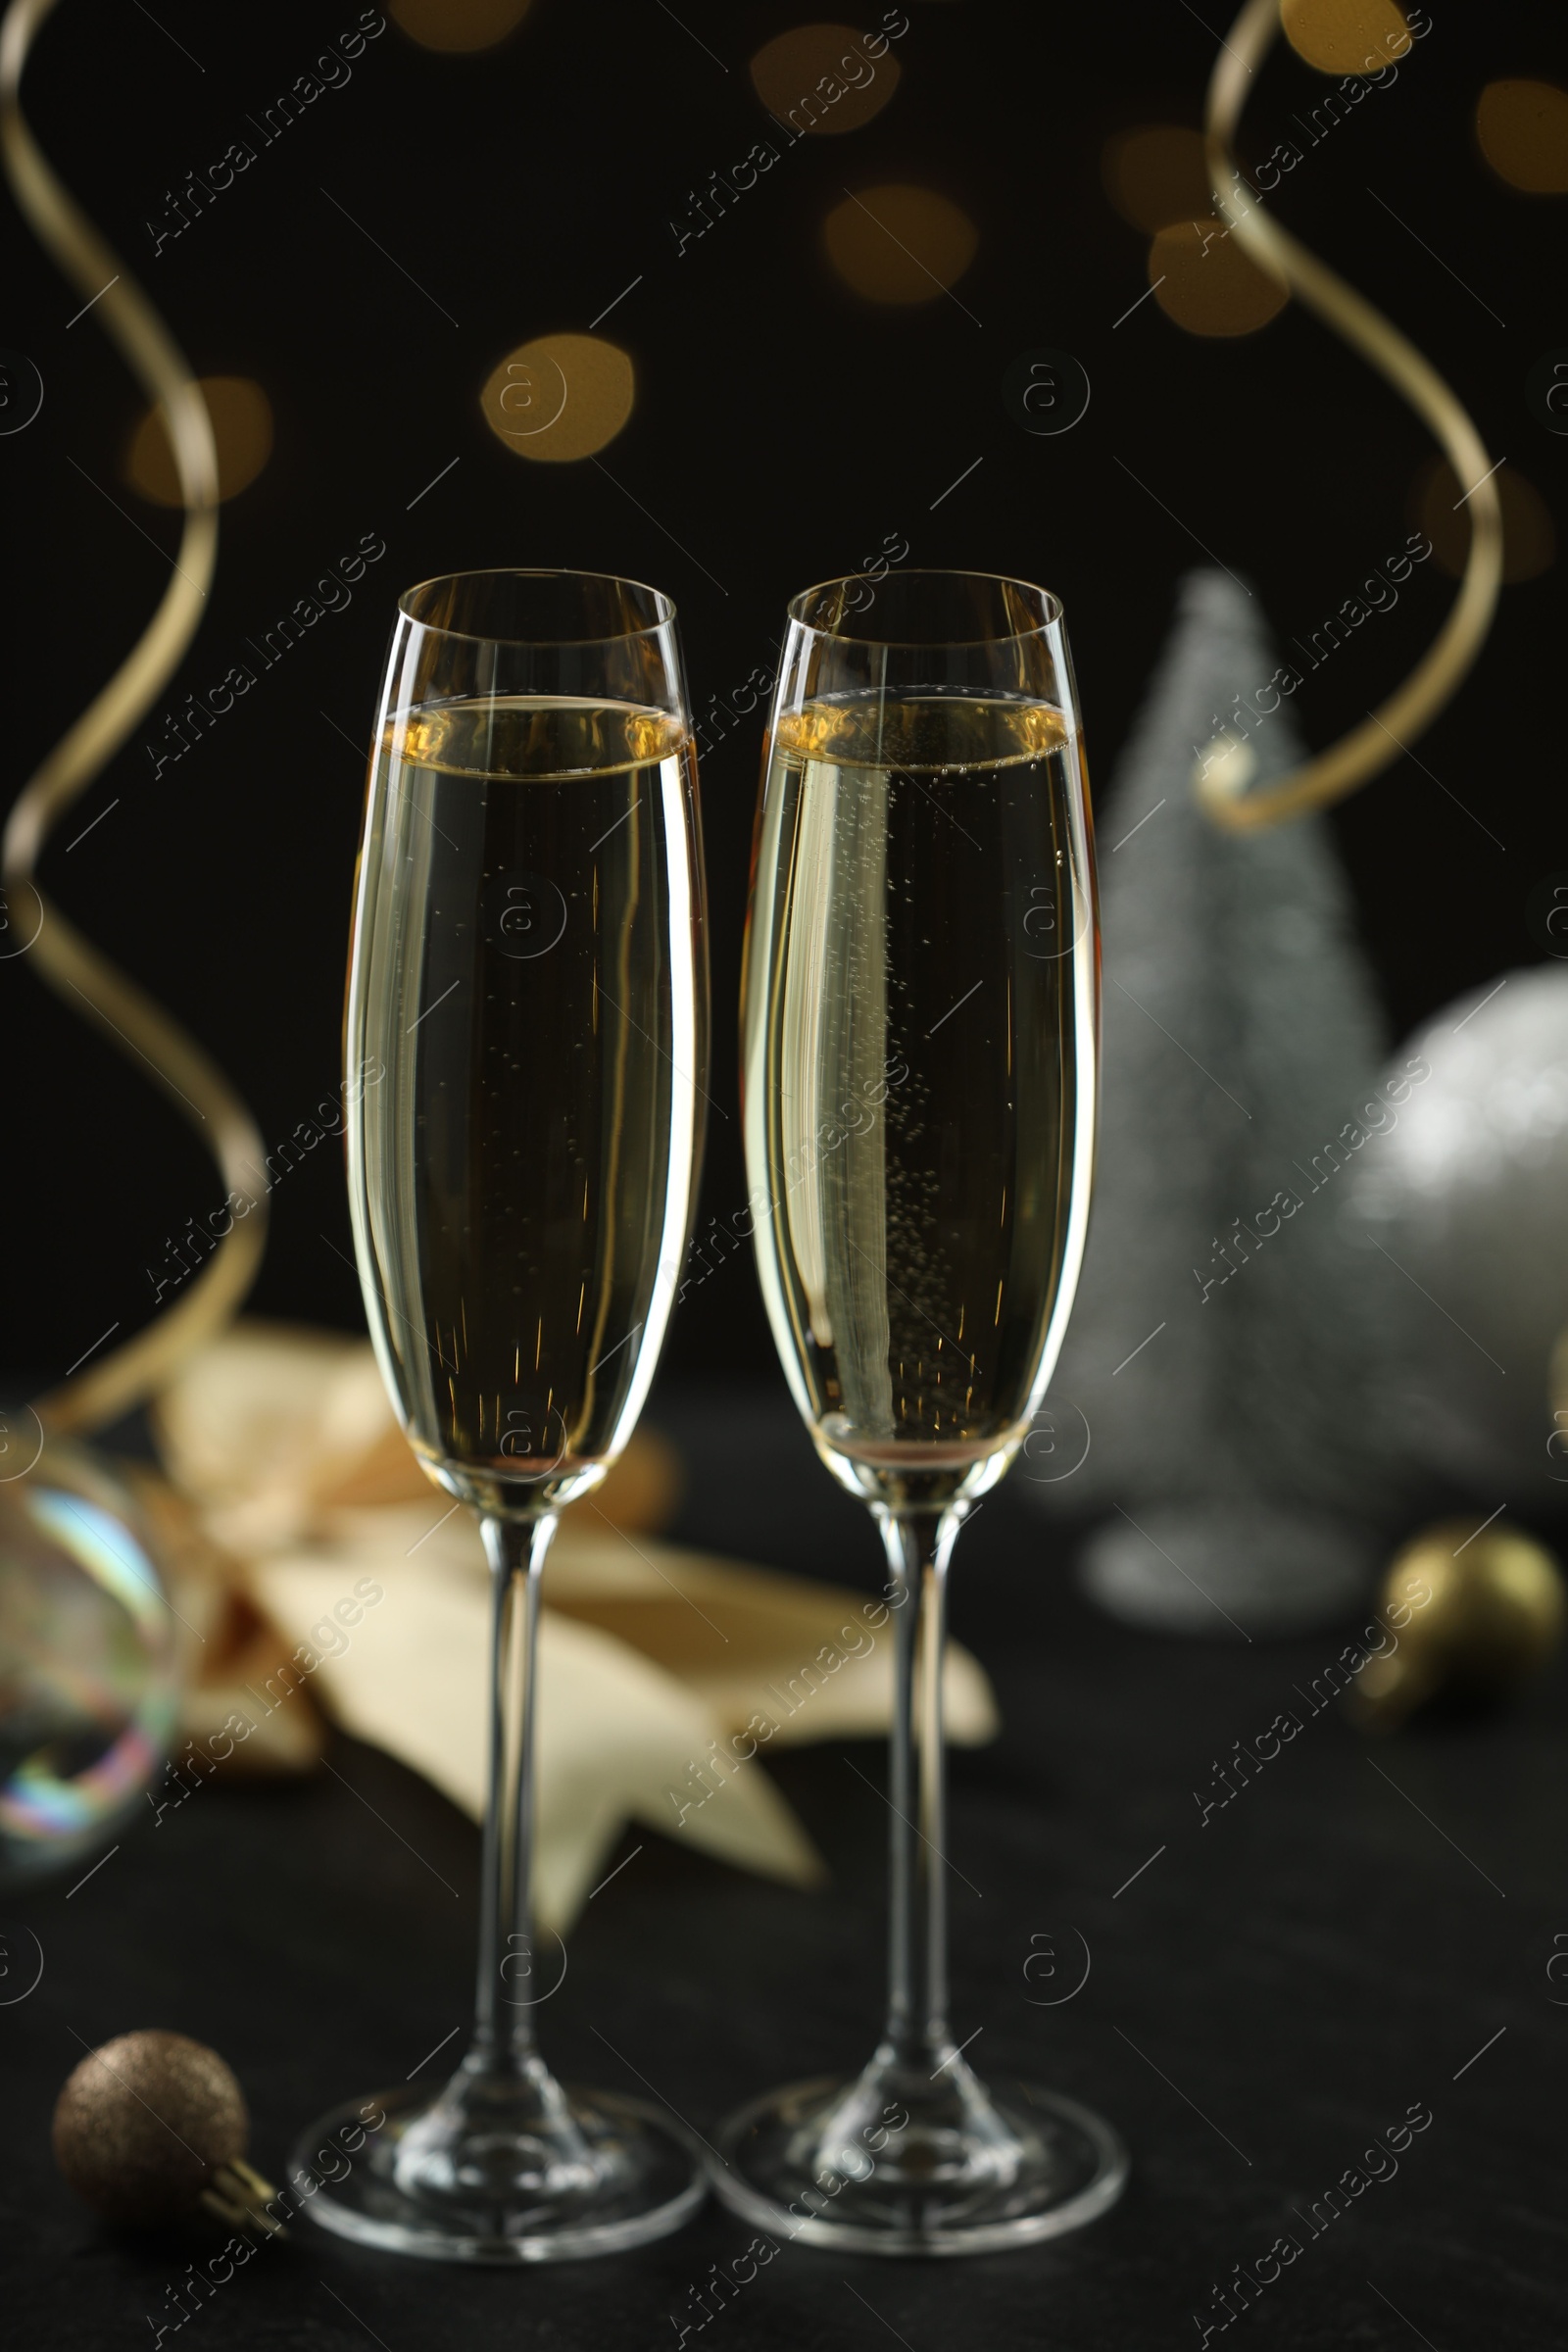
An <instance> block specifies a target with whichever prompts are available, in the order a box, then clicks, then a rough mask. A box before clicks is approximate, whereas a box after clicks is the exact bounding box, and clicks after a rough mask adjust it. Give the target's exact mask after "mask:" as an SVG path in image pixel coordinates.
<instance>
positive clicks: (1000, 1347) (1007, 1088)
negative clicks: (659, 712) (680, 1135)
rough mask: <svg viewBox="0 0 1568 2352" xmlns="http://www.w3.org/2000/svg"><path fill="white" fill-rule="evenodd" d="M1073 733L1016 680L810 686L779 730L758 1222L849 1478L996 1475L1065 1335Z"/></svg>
mask: <svg viewBox="0 0 1568 2352" xmlns="http://www.w3.org/2000/svg"><path fill="white" fill-rule="evenodd" d="M1078 758H1079V753H1078V745H1077V741H1076V738H1075V736H1074V734H1073V732H1072V730H1071V728H1070V726H1069V724H1068V722H1067V720H1066V719H1065V718H1064V716H1063V714H1062V712H1061V711H1058V710H1056V709H1054V708H1053V707H1052V706H1051V705H1049V704H1047V703H1044V702H1042V701H1039V700H1035V699H1030V698H1027V697H1011V696H1007V695H1000V694H999V695H971V694H958V693H953V694H941V693H912V694H908V695H903V696H900V695H891V694H865V695H859V694H850V695H846V696H843V697H835V698H830V699H827V700H823V701H819V702H812V703H808V704H807V705H806V706H805V708H803V709H802V710H800V711H793V712H792V711H785V712H783V713H782V714H781V715H780V717H779V720H778V722H777V727H776V731H775V735H774V738H773V741H772V743H771V745H770V747H769V760H770V765H769V768H768V772H767V780H766V785H765V790H764V796H763V802H762V808H761V811H760V818H759V839H758V851H757V859H756V874H757V880H756V885H755V889H754V898H753V907H752V915H751V928H750V933H749V938H748V946H747V988H746V1037H745V1113H746V1145H747V1157H748V1166H749V1169H750V1174H751V1182H752V1186H753V1206H754V1216H755V1230H756V1233H757V1236H758V1248H759V1255H760V1266H761V1275H762V1288H763V1293H764V1297H765V1299H766V1302H767V1307H768V1312H769V1316H770V1319H771V1321H772V1324H773V1330H774V1336H775V1339H776V1340H777V1343H778V1347H779V1351H780V1354H781V1356H782V1357H783V1360H784V1363H785V1367H786V1370H787V1371H788V1372H789V1374H790V1376H791V1379H792V1382H793V1384H794V1386H795V1388H796V1395H797V1401H798V1402H799V1403H800V1405H801V1408H802V1411H803V1412H804V1413H805V1414H806V1415H807V1417H808V1419H809V1423H810V1425H811V1427H812V1430H813V1433H814V1435H815V1437H816V1440H817V1444H818V1446H819V1448H820V1449H821V1450H822V1452H823V1453H824V1456H825V1457H826V1459H827V1460H828V1462H829V1465H830V1466H831V1467H832V1468H834V1469H835V1471H836V1472H837V1473H838V1475H839V1476H840V1477H841V1478H842V1479H843V1480H844V1481H845V1483H846V1484H847V1485H850V1486H852V1487H853V1488H854V1489H855V1490H856V1491H857V1492H860V1493H866V1494H870V1495H878V1494H881V1495H886V1496H889V1497H892V1498H898V1497H900V1496H905V1497H907V1496H910V1495H919V1496H920V1497H921V1498H923V1499H926V1500H931V1501H938V1500H942V1499H945V1498H948V1497H951V1496H953V1495H957V1494H960V1493H966V1494H974V1493H978V1492H980V1491H981V1489H982V1487H983V1486H986V1485H989V1484H990V1483H991V1482H992V1479H993V1478H994V1477H996V1476H1000V1474H1001V1471H1002V1469H1003V1468H1005V1464H1006V1462H1007V1460H1008V1459H1009V1458H1010V1456H1011V1452H1012V1450H1013V1448H1014V1447H1015V1446H1016V1445H1017V1444H1018V1443H1019V1441H1020V1440H1021V1438H1022V1437H1023V1435H1024V1432H1025V1428H1026V1426H1027V1422H1028V1417H1029V1415H1030V1413H1031V1412H1032V1410H1033V1409H1034V1407H1035V1405H1036V1404H1037V1403H1038V1402H1039V1400H1040V1397H1041V1396H1042V1394H1043V1392H1044V1387H1045V1383H1046V1381H1047V1379H1048V1378H1049V1375H1050V1370H1051V1366H1052V1364H1053V1362H1054V1356H1055V1352H1056V1348H1057V1347H1058V1346H1059V1343H1060V1332H1061V1324H1062V1322H1063V1320H1064V1317H1065V1312H1066V1308H1067V1306H1068V1305H1069V1304H1070V1301H1071V1297H1072V1290H1073V1285H1074V1282H1075V1280H1076V1273H1077V1262H1078V1258H1079V1256H1080V1255H1081V1252H1082V1248H1083V1240H1084V1225H1085V1218H1086V1215H1087V1207H1088V1193H1089V1182H1090V1167H1091V1157H1092V1153H1091V1149H1090V1146H1091V1141H1092V1136H1093V1126H1094V1111H1095V1103H1094V1074H1095V1069H1096V1054H1095V1050H1094V1040H1095V1030H1096V1022H1097V1017H1098V1005H1097V990H1096V954H1097V934H1096V924H1095V910H1094V904H1093V886H1092V882H1091V880H1090V876H1089V858H1088V849H1087V841H1086V839H1085V838H1084V834H1083V829H1082V824H1081V821H1078V820H1077V817H1076V811H1077V810H1078V809H1080V808H1081V805H1082V796H1081V790H1080V787H1079V768H1078ZM1075 827H1076V829H1075ZM761 1196H765V1201H766V1206H765V1208H764V1207H763V1206H762V1205H761V1198H760V1197H761Z"/></svg>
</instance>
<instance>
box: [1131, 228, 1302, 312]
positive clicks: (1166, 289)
mask: <svg viewBox="0 0 1568 2352" xmlns="http://www.w3.org/2000/svg"><path fill="white" fill-rule="evenodd" d="M1161 280H1163V283H1161ZM1149 282H1150V284H1151V285H1152V287H1153V289H1154V300H1155V301H1156V302H1157V303H1158V305H1159V307H1160V309H1161V310H1162V311H1163V312H1164V313H1165V315H1166V317H1167V318H1168V319H1175V321H1176V324H1177V325H1178V326H1185V327H1186V329H1187V331H1188V333H1189V334H1190V335H1250V334H1253V333H1255V331H1256V330H1257V328H1258V327H1260V326H1267V324H1268V322H1269V320H1270V319H1273V318H1275V317H1276V316H1277V315H1278V313H1279V312H1281V311H1282V310H1283V309H1284V308H1285V305H1286V303H1287V302H1288V301H1289V300H1290V296H1289V295H1288V294H1287V292H1286V290H1285V288H1284V287H1283V286H1282V285H1281V284H1280V282H1279V280H1278V278H1274V277H1270V276H1269V275H1268V274H1267V272H1266V271H1264V270H1260V269H1259V268H1258V266H1257V264H1256V263H1255V262H1253V261H1250V259H1249V258H1248V256H1247V255H1246V254H1245V253H1244V252H1243V251H1242V248H1241V246H1240V245H1239V244H1238V243H1237V241H1236V239H1235V237H1234V236H1227V235H1226V233H1225V224H1224V222H1223V221H1218V220H1216V219H1214V218H1213V217H1212V216H1210V218H1209V219H1208V220H1206V221H1172V222H1171V223H1170V225H1169V226H1168V227H1166V228H1162V229H1161V230H1160V232H1159V234H1158V236H1157V237H1156V238H1155V239H1154V241H1153V243H1152V245H1151V247H1150V249H1149Z"/></svg>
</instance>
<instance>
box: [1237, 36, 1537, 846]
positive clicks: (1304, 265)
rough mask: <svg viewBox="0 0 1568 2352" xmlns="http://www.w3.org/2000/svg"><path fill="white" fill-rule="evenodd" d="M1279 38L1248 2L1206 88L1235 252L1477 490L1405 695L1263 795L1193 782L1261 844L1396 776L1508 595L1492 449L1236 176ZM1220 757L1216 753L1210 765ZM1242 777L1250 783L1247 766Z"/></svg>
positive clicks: (1382, 324) (1430, 371)
mask: <svg viewBox="0 0 1568 2352" xmlns="http://www.w3.org/2000/svg"><path fill="white" fill-rule="evenodd" d="M1279 30H1280V9H1279V0H1249V4H1248V6H1247V7H1245V8H1244V9H1243V10H1242V13H1241V15H1240V16H1239V17H1238V18H1237V20H1236V22H1235V24H1234V25H1232V26H1231V30H1230V34H1229V37H1228V38H1227V39H1226V40H1225V41H1224V42H1223V43H1222V44H1221V48H1220V54H1219V57H1218V59H1217V60H1216V62H1215V66H1214V72H1213V74H1212V76H1211V77H1210V80H1209V85H1208V106H1207V114H1206V118H1205V122H1204V130H1203V139H1204V151H1205V154H1206V156H1207V161H1208V176H1209V184H1210V186H1211V187H1212V189H1213V191H1214V201H1215V203H1216V204H1217V205H1218V206H1219V209H1220V211H1221V212H1222V213H1223V214H1224V216H1225V219H1226V220H1227V221H1229V223H1230V226H1231V229H1232V231H1233V232H1234V234H1235V237H1236V241H1237V243H1238V244H1239V245H1241V246H1242V247H1243V248H1244V250H1245V251H1246V252H1247V253H1248V254H1250V256H1251V258H1252V260H1253V261H1254V262H1256V263H1257V265H1258V267H1259V268H1260V269H1262V270H1267V272H1268V273H1269V275H1270V276H1272V277H1275V278H1278V279H1280V280H1282V281H1283V283H1284V284H1285V285H1286V286H1287V287H1289V289H1290V291H1291V292H1292V293H1293V294H1294V295H1297V296H1299V299H1300V300H1301V301H1302V302H1303V303H1305V305H1306V307H1307V309H1308V310H1311V311H1315V312H1316V313H1317V316H1318V317H1319V318H1320V319H1322V320H1323V322H1324V324H1325V325H1326V326H1328V327H1330V328H1331V329H1332V330H1333V331H1334V333H1336V334H1337V335H1339V336H1341V337H1342V339H1343V340H1344V341H1345V342H1347V343H1348V344H1350V345H1351V346H1352V348H1353V349H1354V350H1356V351H1358V352H1359V353H1360V354H1361V357H1362V358H1363V359H1364V360H1366V361H1367V362H1368V363H1369V364H1370V365H1371V366H1372V367H1373V368H1376V369H1377V371H1378V373H1379V374H1380V375H1381V376H1383V377H1385V378H1386V380H1387V381H1388V382H1389V383H1391V384H1392V385H1393V386H1394V388H1395V390H1396V391H1397V393H1399V395H1400V396H1401V398H1402V399H1404V400H1405V401H1407V402H1408V404H1409V406H1410V407H1411V408H1412V409H1414V410H1415V412H1416V414H1417V416H1419V417H1421V418H1422V419H1423V421H1424V422H1425V423H1426V424H1427V425H1428V426H1429V427H1430V428H1431V431H1432V433H1433V434H1434V436H1435V437H1436V439H1437V440H1438V441H1439V442H1440V443H1441V444H1442V446H1443V448H1444V450H1445V451H1446V454H1447V458H1448V462H1449V464H1450V465H1451V466H1452V467H1453V470H1454V475H1455V478H1456V479H1457V480H1458V481H1460V482H1469V483H1470V484H1471V485H1472V487H1471V489H1470V491H1469V493H1468V498H1469V505H1470V552H1469V555H1468V557H1467V559H1466V562H1465V567H1464V573H1463V576H1462V578H1461V580H1460V583H1459V593H1458V595H1457V596H1456V597H1455V599H1454V601H1453V604H1452V606H1451V607H1450V609H1449V612H1448V617H1447V619H1446V621H1445V622H1444V624H1443V627H1442V629H1441V630H1440V631H1439V633H1438V635H1437V637H1436V638H1435V639H1434V641H1433V643H1432V644H1431V645H1430V646H1429V647H1428V649H1427V651H1426V653H1425V654H1424V655H1423V656H1422V658H1421V660H1420V661H1419V662H1417V663H1416V666H1415V668H1414V669H1413V670H1411V672H1410V674H1409V676H1408V677H1407V678H1406V679H1405V680H1404V682H1403V684H1402V685H1400V686H1399V687H1398V688H1397V689H1396V691H1395V692H1394V693H1393V694H1392V695H1390V697H1389V699H1388V701H1387V702H1386V703H1384V704H1383V705H1382V707H1381V709H1379V710H1378V711H1372V712H1369V713H1368V715H1367V717H1366V719H1365V720H1364V721H1363V722H1362V723H1361V724H1360V725H1359V726H1356V727H1352V728H1351V729H1350V732H1349V733H1348V735H1344V736H1342V737H1341V739H1340V741H1339V742H1338V743H1336V744H1332V745H1331V746H1330V747H1329V749H1328V750H1327V751H1326V752H1319V753H1318V754H1316V756H1315V757H1313V758H1311V759H1308V760H1305V761H1304V762H1303V763H1302V764H1301V765H1300V766H1299V767H1298V768H1296V769H1295V770H1294V772H1292V773H1291V774H1289V775H1287V776H1285V777H1284V778H1282V779H1281V781H1280V782H1279V783H1277V784H1273V785H1270V786H1269V787H1268V788H1267V789H1266V790H1264V791H1261V792H1256V793H1249V792H1247V791H1246V790H1245V786H1246V782H1247V773H1238V763H1237V762H1236V761H1235V760H1228V761H1227V760H1221V761H1218V762H1216V763H1215V764H1216V765H1217V767H1218V773H1205V772H1203V768H1202V767H1201V768H1200V769H1199V770H1198V771H1196V772H1195V776H1194V784H1195V788H1196V790H1197V793H1198V797H1199V800H1200V802H1201V805H1202V807H1203V808H1204V809H1205V810H1206V812H1207V813H1208V815H1209V816H1210V817H1212V818H1213V820H1214V822H1215V823H1216V824H1218V825H1221V826H1223V827H1224V828H1225V829H1226V830H1227V831H1229V832H1233V833H1250V832H1255V831H1257V830H1259V829H1260V828H1262V827H1263V826H1265V825H1276V824H1280V823H1282V822H1283V821H1284V820H1285V819H1286V818H1289V817H1293V816H1299V815H1301V814H1302V813H1303V812H1304V811H1305V810H1306V809H1326V808H1328V807H1329V806H1330V805H1331V804H1332V803H1333V802H1335V801H1341V800H1344V799H1345V797H1346V796H1347V794H1348V793H1352V792H1355V791H1358V790H1359V788H1360V787H1361V786H1362V785H1363V784H1367V783H1370V781H1371V779H1372V778H1373V777H1374V776H1375V775H1378V774H1379V773H1380V772H1381V771H1382V770H1383V769H1384V768H1386V767H1388V766H1390V765H1391V764H1392V762H1393V761H1394V760H1397V758H1398V757H1399V755H1400V753H1401V752H1403V751H1404V750H1405V748H1406V747H1407V745H1408V743H1409V740H1410V738H1411V737H1412V736H1414V735H1419V734H1421V733H1422V732H1423V730H1424V729H1425V728H1427V727H1428V726H1430V725H1431V723H1432V721H1433V719H1434V718H1436V716H1437V714H1438V712H1439V711H1441V710H1442V709H1443V707H1444V705H1445V704H1446V702H1448V700H1449V699H1450V697H1451V696H1452V695H1453V694H1454V693H1455V692H1456V691H1457V689H1458V687H1459V685H1460V683H1461V682H1462V680H1463V679H1464V677H1465V675H1466V673H1467V672H1468V670H1469V669H1470V667H1471V664H1472V663H1473V662H1474V661H1475V659H1476V656H1477V655H1478V654H1479V653H1480V651H1481V648H1482V646H1483V644H1484V643H1485V641H1486V635H1487V631H1488V629H1489V628H1490V627H1491V625H1492V616H1493V613H1495V610H1496V605H1497V591H1498V589H1499V588H1500V586H1501V584H1502V510H1501V507H1500V504H1499V502H1498V498H1497V485H1496V480H1495V471H1494V467H1493V464H1492V460H1491V459H1490V458H1489V457H1488V455H1487V450H1486V444H1485V443H1484V442H1483V440H1482V438H1481V435H1480V434H1479V433H1478V432H1477V430H1476V428H1475V426H1474V424H1473V423H1472V422H1471V420H1470V417H1469V416H1468V415H1467V413H1466V412H1465V410H1464V408H1463V407H1462V406H1461V405H1460V402H1459V401H1458V399H1457V398H1456V396H1455V395H1454V393H1453V392H1452V391H1450V389H1449V388H1448V386H1447V385H1446V383H1445V382H1444V380H1443V378H1442V376H1441V375H1439V373H1438V371H1437V369H1436V368H1434V367H1433V366H1432V365H1431V363H1430V361H1428V360H1426V359H1424V358H1423V357H1422V355H1421V353H1420V352H1419V351H1417V350H1416V348H1415V346H1414V344H1413V343H1410V342H1408V341H1407V340H1406V338H1405V337H1404V336H1403V335H1401V334H1400V333H1399V331H1398V329H1397V327H1395V326H1393V325H1391V324H1390V322H1389V320H1388V319H1385V318H1384V317H1383V315H1382V313H1381V312H1380V311H1376V310H1374V309H1373V307H1372V305H1371V303H1369V302H1368V301H1367V300H1366V299H1365V297H1364V296H1363V295H1360V294H1358V293H1357V292H1356V291H1355V288H1354V287H1353V286H1349V285H1347V284H1346V282H1345V280H1344V278H1342V277H1339V276H1337V275H1336V274H1335V272H1334V271H1333V270H1330V269H1328V268H1327V267H1326V266H1325V264H1324V263H1322V262H1320V261H1319V260H1318V258H1317V256H1316V255H1315V254H1313V253H1309V252H1308V250H1307V248H1306V247H1305V246H1304V245H1302V244H1299V242H1298V241H1297V239H1296V238H1295V237H1293V236H1291V235H1289V234H1288V232H1287V231H1286V230H1285V229H1283V228H1281V227H1280V225H1279V223H1278V222H1277V221H1273V220H1271V219H1270V218H1269V216H1268V214H1267V213H1266V212H1265V211H1264V209H1263V207H1262V205H1261V204H1260V202H1259V201H1258V199H1257V198H1256V196H1254V195H1253V193H1252V191H1251V190H1250V188H1247V185H1246V182H1245V181H1244V180H1242V178H1241V175H1240V173H1239V172H1238V171H1237V168H1236V160H1235V156H1234V154H1233V152H1232V151H1233V148H1234V145H1235V139H1236V129H1237V125H1238V123H1240V121H1241V117H1242V111H1243V109H1244V107H1245V106H1246V103H1247V93H1248V84H1249V82H1250V79H1251V78H1252V76H1253V74H1254V73H1255V72H1256V69H1257V68H1258V67H1259V66H1260V65H1261V64H1262V61H1263V59H1264V57H1265V56H1266V55H1267V53H1268V49H1269V46H1270V44H1271V43H1272V41H1273V40H1274V38H1275V35H1276V34H1277V33H1278V32H1279ZM1244 190H1245V194H1244V193H1243V191H1244ZM1220 740H1221V741H1226V740H1227V739H1225V738H1221V739H1220ZM1214 749H1215V746H1213V745H1211V746H1210V747H1209V750H1210V757H1212V754H1213V752H1214ZM1207 764H1208V763H1207V762H1206V761H1205V763H1204V766H1206V765H1207ZM1245 766H1246V768H1247V771H1248V772H1250V762H1247V763H1245ZM1227 771H1228V772H1227Z"/></svg>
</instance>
